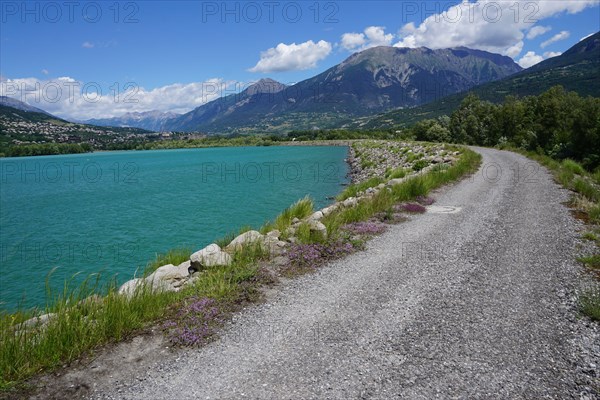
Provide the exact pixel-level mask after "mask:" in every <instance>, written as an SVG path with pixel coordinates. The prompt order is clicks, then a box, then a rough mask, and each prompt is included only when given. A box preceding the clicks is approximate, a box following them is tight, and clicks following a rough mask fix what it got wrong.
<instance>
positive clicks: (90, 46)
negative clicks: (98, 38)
mask: <svg viewBox="0 0 600 400" xmlns="http://www.w3.org/2000/svg"><path fill="white" fill-rule="evenodd" d="M81 47H83V48H84V49H93V48H94V43H91V42H83V43H82V44H81Z"/></svg>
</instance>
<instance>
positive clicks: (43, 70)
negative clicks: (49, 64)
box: [41, 68, 50, 75]
mask: <svg viewBox="0 0 600 400" xmlns="http://www.w3.org/2000/svg"><path fill="white" fill-rule="evenodd" d="M41 72H42V74H44V75H48V74H49V73H50V72H49V71H48V70H47V69H45V68H44V69H42V71H41Z"/></svg>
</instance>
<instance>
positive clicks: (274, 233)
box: [267, 229, 281, 238]
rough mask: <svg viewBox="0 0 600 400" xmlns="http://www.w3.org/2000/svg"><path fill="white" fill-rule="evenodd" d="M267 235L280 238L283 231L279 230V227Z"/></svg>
mask: <svg viewBox="0 0 600 400" xmlns="http://www.w3.org/2000/svg"><path fill="white" fill-rule="evenodd" d="M267 236H268V237H275V238H279V237H280V236H281V232H279V231H278V230H277V229H273V230H272V231H271V232H269V233H267Z"/></svg>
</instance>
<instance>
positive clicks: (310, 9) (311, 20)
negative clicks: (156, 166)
mask: <svg viewBox="0 0 600 400" xmlns="http://www.w3.org/2000/svg"><path fill="white" fill-rule="evenodd" d="M460 3H461V2H457V1H441V2H436V1H379V2H376V1H371V2H363V1H336V2H332V1H321V2H315V1H256V2H252V1H250V2H247V1H245V2H221V1H218V2H212V1H208V2H203V1H170V2H163V1H129V2H127V1H125V2H119V3H115V2H113V1H109V2H84V1H81V2H79V1H74V2H71V3H68V4H67V3H64V2H62V1H57V2H26V3H23V2H21V1H14V2H11V1H2V2H1V3H0V5H1V9H0V11H1V16H0V19H1V26H0V45H1V46H0V76H1V80H2V82H1V83H2V86H1V87H0V90H1V92H0V93H2V94H7V95H10V96H11V97H15V98H19V99H20V100H26V101H27V102H28V103H30V104H34V105H38V106H40V107H42V108H44V109H46V110H48V111H50V112H53V113H55V114H56V115H59V116H62V117H69V118H79V119H85V118H92V117H105V116H115V115H121V114H123V113H125V112H128V111H148V110H152V109H160V110H164V111H166V110H172V111H175V112H184V111H188V110H190V109H193V108H194V107H196V106H198V105H200V104H202V103H203V102H206V101H209V100H212V99H214V98H216V97H218V96H219V95H223V94H227V93H230V92H233V91H235V90H239V88H243V87H245V85H247V84H248V83H249V82H253V81H256V80H258V79H260V78H264V77H271V78H273V79H276V80H278V81H280V82H283V83H293V82H297V81H300V80H302V79H306V78H308V77H311V76H313V75H315V74H317V73H320V72H322V71H324V70H326V69H327V68H329V67H331V66H334V65H336V64H338V63H339V62H341V61H343V60H344V59H345V58H347V57H348V56H349V55H350V54H352V53H353V52H356V51H360V50H362V49H365V48H368V47H370V46H375V45H390V46H392V45H396V46H408V47H417V46H426V47H430V48H439V47H453V46H460V45H464V46H467V47H472V48H480V49H483V50H488V51H493V52H497V53H502V54H505V55H509V56H511V57H513V58H514V59H515V60H516V61H518V62H519V63H520V64H521V65H523V66H524V67H527V66H530V65H533V64H534V63H536V62H539V61H541V60H542V59H544V58H548V57H551V56H554V55H557V54H559V53H561V52H563V51H565V50H567V49H568V48H569V47H571V46H572V45H574V44H575V43H577V42H578V41H579V40H581V38H582V37H585V36H587V35H589V34H591V33H595V32H597V31H598V30H600V7H599V1H598V0H569V1H560V0H549V1H518V2H517V1H515V0H511V1H508V2H504V1H496V2H494V1H490V0H479V1H475V0H471V2H470V3H469V4H462V5H461V4H460ZM444 12H446V13H444ZM69 82H70V84H71V86H70V87H75V88H77V89H81V88H83V87H84V86H85V87H86V90H87V94H88V95H87V96H86V97H85V98H84V99H83V100H82V98H81V93H75V95H74V96H68V95H67V94H66V92H67V91H66V90H62V93H61V94H60V95H58V94H54V93H52V90H54V89H55V86H57V85H61V87H62V88H63V89H65V87H64V85H65V83H67V84H68V83H69ZM36 84H38V89H39V90H41V91H42V95H41V96H39V100H40V101H39V102H38V101H37V100H38V98H36V97H35V96H34V95H32V92H33V90H34V89H35V88H36ZM115 84H116V86H115ZM23 85H25V86H23ZM24 87H25V88H27V89H29V94H28V95H25V96H24V94H23V88H24ZM117 88H118V91H119V94H120V96H119V97H115V96H114V94H115V90H116V89H117ZM236 88H237V89H236ZM125 90H129V92H124V91H125ZM44 91H46V93H44ZM90 93H91V94H93V95H94V96H91V95H90ZM73 97H74V98H73ZM125 97H128V98H129V99H134V100H137V102H125V101H123V99H124V98H125ZM92 98H93V99H92ZM90 99H92V100H90Z"/></svg>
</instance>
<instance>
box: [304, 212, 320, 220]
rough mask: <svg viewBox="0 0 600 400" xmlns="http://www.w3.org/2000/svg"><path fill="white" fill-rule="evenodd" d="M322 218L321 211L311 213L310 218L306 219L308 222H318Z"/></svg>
mask: <svg viewBox="0 0 600 400" xmlns="http://www.w3.org/2000/svg"><path fill="white" fill-rule="evenodd" d="M321 218H323V213H322V212H321V211H317V212H315V213H313V214H312V215H311V216H310V217H308V220H309V221H318V220H320V219H321Z"/></svg>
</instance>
